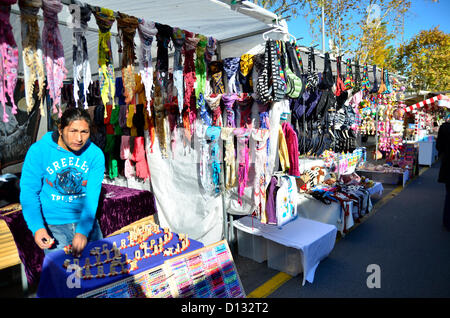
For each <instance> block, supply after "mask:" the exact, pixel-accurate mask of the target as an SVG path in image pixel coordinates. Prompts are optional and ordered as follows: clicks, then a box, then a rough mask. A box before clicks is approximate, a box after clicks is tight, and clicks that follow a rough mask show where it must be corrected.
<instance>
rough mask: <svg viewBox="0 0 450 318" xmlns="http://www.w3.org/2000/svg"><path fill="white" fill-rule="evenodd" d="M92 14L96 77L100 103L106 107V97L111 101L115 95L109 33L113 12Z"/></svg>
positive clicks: (105, 11)
mask: <svg viewBox="0 0 450 318" xmlns="http://www.w3.org/2000/svg"><path fill="white" fill-rule="evenodd" d="M92 13H93V14H94V17H95V20H96V22H97V25H98V66H99V69H98V77H99V80H100V92H101V97H102V101H103V104H104V105H106V104H107V103H108V102H109V96H108V95H109V94H111V99H114V96H115V94H116V93H115V89H116V87H115V83H114V81H115V76H114V63H113V55H112V51H111V32H110V30H111V27H112V25H113V23H114V21H115V18H114V12H113V11H112V10H109V9H106V8H95V10H94V11H93V12H92ZM105 109H106V108H105ZM105 116H106V112H105Z"/></svg>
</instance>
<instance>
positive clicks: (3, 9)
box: [0, 0, 19, 123]
mask: <svg viewBox="0 0 450 318" xmlns="http://www.w3.org/2000/svg"><path fill="white" fill-rule="evenodd" d="M16 2H17V0H9V1H2V3H1V5H0V78H1V81H0V102H1V103H2V105H3V117H2V120H3V122H5V123H6V122H8V121H9V119H8V118H9V116H8V114H7V112H6V103H7V97H6V95H8V96H9V100H10V102H11V104H12V109H11V114H13V115H15V114H17V106H16V103H15V101H14V89H15V87H16V83H17V68H18V66H19V50H18V48H17V44H16V41H15V39H14V34H13V32H12V26H11V23H10V22H9V16H10V12H11V5H13V4H15V3H16Z"/></svg>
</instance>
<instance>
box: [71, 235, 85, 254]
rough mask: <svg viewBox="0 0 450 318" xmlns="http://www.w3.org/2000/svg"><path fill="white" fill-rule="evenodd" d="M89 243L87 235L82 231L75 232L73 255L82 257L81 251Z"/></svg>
mask: <svg viewBox="0 0 450 318" xmlns="http://www.w3.org/2000/svg"><path fill="white" fill-rule="evenodd" d="M86 244H87V237H86V236H84V235H83V234H80V233H75V236H74V237H73V240H72V255H73V257H80V256H81V252H83V250H84V248H85V247H86Z"/></svg>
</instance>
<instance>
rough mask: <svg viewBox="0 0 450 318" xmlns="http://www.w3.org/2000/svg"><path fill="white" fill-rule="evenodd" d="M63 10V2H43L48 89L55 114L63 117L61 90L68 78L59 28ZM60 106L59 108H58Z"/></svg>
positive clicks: (43, 32) (43, 35) (43, 33)
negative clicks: (59, 18) (60, 15)
mask: <svg viewBox="0 0 450 318" xmlns="http://www.w3.org/2000/svg"><path fill="white" fill-rule="evenodd" d="M61 10H62V4H61V0H43V2H42V11H43V14H44V28H43V29H42V40H43V41H42V44H43V52H44V59H45V67H46V70H47V89H48V91H49V95H50V98H51V99H52V101H53V106H52V111H53V114H56V113H58V117H61V116H62V110H61V89H62V87H63V84H64V83H63V81H64V80H65V79H66V76H67V69H66V66H65V58H64V48H63V45H62V38H61V32H60V31H59V27H58V13H59V12H61ZM57 106H59V108H58V107H57Z"/></svg>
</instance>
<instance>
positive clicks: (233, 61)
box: [223, 57, 241, 94]
mask: <svg viewBox="0 0 450 318" xmlns="http://www.w3.org/2000/svg"><path fill="white" fill-rule="evenodd" d="M240 60H241V58H240V57H228V58H226V59H224V60H223V69H224V71H225V74H226V75H227V80H228V93H229V94H233V93H239V92H240V89H239V80H238V76H237V75H238V70H239V66H240V65H239V62H240Z"/></svg>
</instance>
